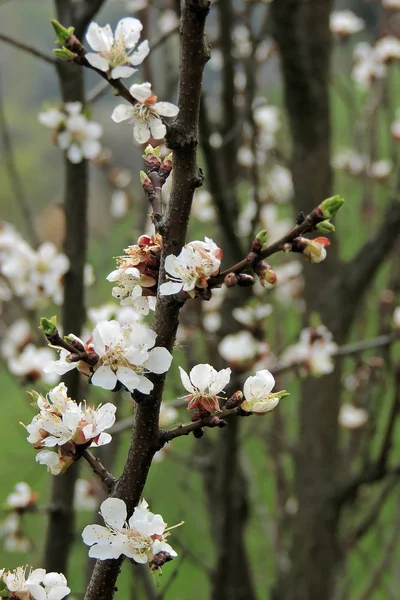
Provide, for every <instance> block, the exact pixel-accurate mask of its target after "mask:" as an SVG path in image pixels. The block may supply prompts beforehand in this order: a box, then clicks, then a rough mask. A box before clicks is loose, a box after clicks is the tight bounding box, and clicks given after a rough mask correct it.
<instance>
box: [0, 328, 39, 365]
mask: <svg viewBox="0 0 400 600" xmlns="http://www.w3.org/2000/svg"><path fill="white" fill-rule="evenodd" d="M31 339H32V332H31V326H30V324H29V322H28V321H27V320H26V319H17V320H16V321H14V323H13V324H12V325H10V327H8V328H7V330H6V333H5V335H4V337H3V341H2V342H1V346H0V348H1V354H2V356H3V357H4V358H6V359H9V358H12V357H14V356H18V354H20V353H21V352H22V350H23V349H24V348H25V346H26V345H27V344H28V343H29V342H30V341H31Z"/></svg>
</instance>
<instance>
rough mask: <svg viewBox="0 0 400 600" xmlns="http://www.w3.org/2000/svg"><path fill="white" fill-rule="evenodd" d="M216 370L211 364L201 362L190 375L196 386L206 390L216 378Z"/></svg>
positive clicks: (202, 390)
mask: <svg viewBox="0 0 400 600" xmlns="http://www.w3.org/2000/svg"><path fill="white" fill-rule="evenodd" d="M216 373H217V372H216V370H215V369H214V368H213V367H212V366H211V365H209V364H200V365H196V366H194V367H193V369H192V370H191V371H190V373H189V376H190V380H191V382H192V384H193V385H194V387H195V388H197V389H198V390H200V391H201V392H204V391H206V390H207V389H208V387H209V386H210V385H211V384H212V382H213V381H214V379H215V375H216Z"/></svg>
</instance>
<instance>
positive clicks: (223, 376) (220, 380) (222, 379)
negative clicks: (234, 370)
mask: <svg viewBox="0 0 400 600" xmlns="http://www.w3.org/2000/svg"><path fill="white" fill-rule="evenodd" d="M230 378H231V370H230V369H229V368H228V369H222V370H221V371H218V373H217V374H216V376H215V379H214V381H213V383H212V384H211V385H210V393H211V394H218V393H219V392H222V390H223V389H224V388H225V387H226V386H227V385H228V383H229V380H230Z"/></svg>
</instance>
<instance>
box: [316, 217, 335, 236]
mask: <svg viewBox="0 0 400 600" xmlns="http://www.w3.org/2000/svg"><path fill="white" fill-rule="evenodd" d="M315 229H316V230H317V231H321V233H331V231H336V229H335V226H334V225H333V223H331V222H330V221H329V219H325V221H321V222H320V223H317V224H316V226H315Z"/></svg>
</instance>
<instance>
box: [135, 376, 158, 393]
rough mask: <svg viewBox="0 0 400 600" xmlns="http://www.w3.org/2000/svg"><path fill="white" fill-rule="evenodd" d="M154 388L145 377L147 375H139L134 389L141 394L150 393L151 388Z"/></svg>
mask: <svg viewBox="0 0 400 600" xmlns="http://www.w3.org/2000/svg"><path fill="white" fill-rule="evenodd" d="M153 388H154V384H153V383H152V382H151V381H149V379H147V377H143V376H139V383H138V385H137V386H136V389H137V390H138V391H139V392H141V393H142V394H150V392H151V391H152V389H153Z"/></svg>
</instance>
